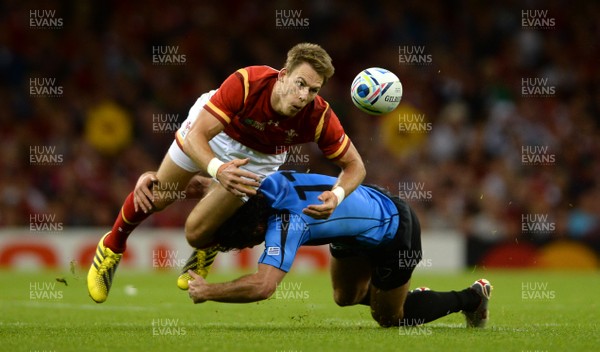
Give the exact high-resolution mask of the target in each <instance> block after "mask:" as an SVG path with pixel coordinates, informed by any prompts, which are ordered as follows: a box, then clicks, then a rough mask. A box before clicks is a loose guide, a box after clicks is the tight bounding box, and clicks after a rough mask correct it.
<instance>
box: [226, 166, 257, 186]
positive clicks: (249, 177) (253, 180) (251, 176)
mask: <svg viewBox="0 0 600 352" xmlns="http://www.w3.org/2000/svg"><path fill="white" fill-rule="evenodd" d="M232 173H233V175H235V176H237V177H238V178H239V179H240V180H243V181H244V182H248V184H251V185H256V186H257V187H258V186H259V185H260V184H259V183H258V181H260V177H259V176H258V175H257V174H255V173H252V172H250V171H246V170H243V169H236V170H235V171H233V172H232Z"/></svg>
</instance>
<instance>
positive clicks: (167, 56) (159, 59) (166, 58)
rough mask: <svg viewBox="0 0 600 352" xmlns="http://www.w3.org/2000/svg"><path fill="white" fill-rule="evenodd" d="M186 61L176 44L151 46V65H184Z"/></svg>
mask: <svg viewBox="0 0 600 352" xmlns="http://www.w3.org/2000/svg"><path fill="white" fill-rule="evenodd" d="M186 62H187V58H186V56H185V54H180V53H179V46H176V45H154V46H152V64H153V65H184V64H185V63H186Z"/></svg>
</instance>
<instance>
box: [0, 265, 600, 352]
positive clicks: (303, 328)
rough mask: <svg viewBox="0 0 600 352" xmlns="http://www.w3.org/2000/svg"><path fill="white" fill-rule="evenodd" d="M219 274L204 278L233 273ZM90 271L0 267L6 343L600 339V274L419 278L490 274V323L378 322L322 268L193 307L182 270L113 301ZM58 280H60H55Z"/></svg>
mask: <svg viewBox="0 0 600 352" xmlns="http://www.w3.org/2000/svg"><path fill="white" fill-rule="evenodd" d="M237 276H238V275H237V274H231V275H212V276H209V281H221V280H226V279H232V278H235V277H237ZM84 277H85V275H82V274H81V273H80V275H78V276H75V275H73V274H71V273H70V272H69V270H68V269H66V270H65V271H64V272H28V273H16V272H10V271H0V288H1V289H0V346H1V348H0V349H1V350H6V351H35V350H38V351H43V350H46V351H108V350H112V351H144V352H148V351H172V350H192V349H193V350H194V351H213V352H214V351H273V352H275V351H378V352H380V351H391V350H404V351H411V350H412V351H436V352H438V351H455V350H456V351H458V350H463V351H465V350H467V351H468V350H475V349H477V350H485V351H535V350H537V351H591V350H596V349H597V346H599V345H600V334H598V331H600V329H599V328H600V326H599V325H600V324H599V323H600V315H599V314H598V312H599V311H600V307H598V303H597V302H598V300H597V295H598V292H600V280H598V273H596V272H593V273H583V272H581V273H578V272H575V273H559V272H532V271H477V272H466V273H462V274H453V275H442V274H436V275H419V273H418V272H417V273H416V274H415V276H414V278H413V287H418V286H428V287H431V288H432V289H434V290H451V289H462V288H464V287H467V286H469V285H470V284H471V283H472V282H473V281H474V280H476V279H478V278H480V277H485V278H487V279H489V280H490V281H491V282H492V284H493V286H494V290H493V293H492V299H491V301H490V323H489V324H488V328H486V329H484V330H472V329H466V328H465V327H464V318H463V316H462V315H460V314H454V315H451V316H448V317H445V318H443V319H440V320H437V321H435V322H433V323H430V324H427V325H423V326H420V327H414V328H390V329H383V328H380V327H378V326H377V324H376V323H375V322H374V321H373V320H372V319H371V316H370V313H369V310H368V308H367V307H364V306H356V307H346V308H340V307H337V306H336V305H335V304H334V303H333V299H332V298H331V295H332V294H331V284H330V282H329V277H328V274H327V273H320V274H313V275H300V274H290V275H288V276H287V277H286V279H285V281H284V283H283V284H282V285H280V287H279V289H278V290H277V292H276V293H275V295H274V296H273V297H272V298H271V299H269V300H267V301H263V302H259V303H251V304H223V303H214V302H208V303H204V304H200V305H192V304H191V302H190V301H189V299H188V297H187V294H186V292H184V291H181V290H179V289H178V288H177V287H176V286H175V280H176V277H177V274H176V273H175V272H159V273H136V272H131V271H126V270H121V271H119V273H118V275H117V277H116V279H115V282H114V284H113V288H112V291H111V293H110V296H109V298H108V300H107V301H106V302H105V303H103V304H96V303H94V302H92V301H91V299H90V298H89V297H88V296H87V291H86V288H85V282H84ZM57 279H58V280H57Z"/></svg>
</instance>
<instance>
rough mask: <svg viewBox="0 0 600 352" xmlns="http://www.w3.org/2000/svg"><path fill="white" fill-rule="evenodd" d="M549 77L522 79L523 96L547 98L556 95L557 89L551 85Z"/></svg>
mask: <svg viewBox="0 0 600 352" xmlns="http://www.w3.org/2000/svg"><path fill="white" fill-rule="evenodd" d="M548 81H549V80H548V78H547V77H523V78H521V96H523V97H532V98H545V97H552V96H554V95H556V87H555V86H553V85H550V84H549V82H548Z"/></svg>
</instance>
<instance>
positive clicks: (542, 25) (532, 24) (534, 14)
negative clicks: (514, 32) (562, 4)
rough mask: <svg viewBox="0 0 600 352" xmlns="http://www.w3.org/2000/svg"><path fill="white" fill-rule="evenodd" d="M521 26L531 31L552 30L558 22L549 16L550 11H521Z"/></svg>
mask: <svg viewBox="0 0 600 352" xmlns="http://www.w3.org/2000/svg"><path fill="white" fill-rule="evenodd" d="M521 26H522V27H523V28H530V29H551V28H554V27H555V26H556V20H555V19H554V18H552V17H549V16H548V10H521Z"/></svg>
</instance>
